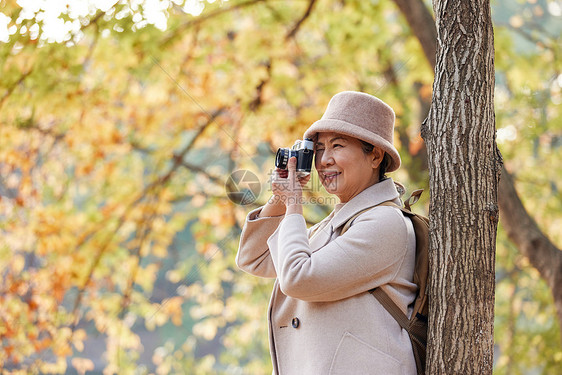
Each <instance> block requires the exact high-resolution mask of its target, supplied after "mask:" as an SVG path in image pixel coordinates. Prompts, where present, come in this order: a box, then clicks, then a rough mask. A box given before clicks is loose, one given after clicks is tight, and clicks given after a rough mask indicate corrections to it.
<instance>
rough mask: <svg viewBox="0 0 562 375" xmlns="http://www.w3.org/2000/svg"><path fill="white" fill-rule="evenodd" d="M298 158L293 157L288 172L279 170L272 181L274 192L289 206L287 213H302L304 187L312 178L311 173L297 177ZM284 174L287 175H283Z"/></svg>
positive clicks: (288, 164) (288, 165)
mask: <svg viewBox="0 0 562 375" xmlns="http://www.w3.org/2000/svg"><path fill="white" fill-rule="evenodd" d="M296 166H297V158H295V157H291V158H290V159H289V162H288V163H287V170H288V171H287V172H286V173H282V172H284V171H277V173H276V174H275V175H274V178H273V179H272V181H271V188H272V190H273V194H274V195H275V196H276V197H278V198H279V199H281V201H282V202H283V203H285V206H286V207H287V212H286V214H287V215H289V214H292V213H300V214H302V203H303V202H302V200H303V198H302V187H303V186H304V185H306V183H307V182H308V180H310V175H307V176H304V177H301V178H297V172H296ZM283 175H286V177H285V176H283Z"/></svg>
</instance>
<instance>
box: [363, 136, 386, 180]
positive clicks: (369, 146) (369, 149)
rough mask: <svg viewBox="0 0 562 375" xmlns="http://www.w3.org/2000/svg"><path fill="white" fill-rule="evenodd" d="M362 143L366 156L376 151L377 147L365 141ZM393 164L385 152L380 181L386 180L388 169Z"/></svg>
mask: <svg viewBox="0 0 562 375" xmlns="http://www.w3.org/2000/svg"><path fill="white" fill-rule="evenodd" d="M360 141H361V148H362V149H363V152H364V153H365V154H370V153H371V152H372V151H373V150H374V149H375V146H373V145H372V144H370V143H369V142H365V141H363V140H360ZM391 162H392V158H391V157H390V155H389V154H388V153H386V152H385V153H384V156H383V158H382V161H381V163H380V165H379V181H382V180H384V179H386V176H385V174H386V169H387V168H388V166H389V165H390V163H391Z"/></svg>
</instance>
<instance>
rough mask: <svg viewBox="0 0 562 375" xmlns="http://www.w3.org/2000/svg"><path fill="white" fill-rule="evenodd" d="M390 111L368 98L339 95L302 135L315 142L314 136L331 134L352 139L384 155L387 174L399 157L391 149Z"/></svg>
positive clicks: (347, 93)
mask: <svg viewBox="0 0 562 375" xmlns="http://www.w3.org/2000/svg"><path fill="white" fill-rule="evenodd" d="M394 119H395V115H394V111H393V110H392V108H390V106H389V105H388V104H386V103H385V102H383V101H382V100H380V99H379V98H376V97H374V96H372V95H369V94H366V93H363V92H357V91H343V92H340V93H339V94H336V95H335V96H334V97H333V98H332V99H331V100H330V103H328V107H327V108H326V112H324V115H323V116H322V118H321V119H320V120H318V121H316V122H315V123H314V124H312V125H311V126H310V128H308V130H307V131H306V132H305V133H304V138H310V139H312V140H314V141H315V140H316V135H317V133H320V132H334V133H340V134H345V135H348V136H350V137H355V138H358V139H360V140H363V141H365V142H369V143H370V144H372V145H374V146H375V147H378V148H380V149H382V150H384V151H385V152H387V153H388V154H389V155H390V156H391V158H392V162H391V163H390V165H389V166H388V168H387V170H386V171H387V172H392V171H395V170H397V169H398V168H399V167H400V155H399V154H398V150H396V148H395V147H394Z"/></svg>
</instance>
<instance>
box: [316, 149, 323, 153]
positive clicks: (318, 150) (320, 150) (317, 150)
mask: <svg viewBox="0 0 562 375" xmlns="http://www.w3.org/2000/svg"><path fill="white" fill-rule="evenodd" d="M322 151H324V149H323V148H317V149H316V152H322Z"/></svg>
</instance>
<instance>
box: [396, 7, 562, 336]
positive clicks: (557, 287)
mask: <svg viewBox="0 0 562 375" xmlns="http://www.w3.org/2000/svg"><path fill="white" fill-rule="evenodd" d="M394 2H395V3H396V5H397V6H398V8H399V9H400V11H401V12H402V14H403V15H404V17H405V18H406V21H407V22H408V24H409V25H410V27H411V28H412V31H413V33H414V35H415V36H416V38H417V39H418V40H419V42H420V44H421V46H422V49H423V51H424V53H425V55H426V58H427V60H428V62H429V63H430V65H431V67H432V68H433V69H435V57H432V55H433V56H434V55H436V28H435V23H434V21H433V18H432V16H431V13H430V11H429V9H428V8H427V7H426V6H425V4H424V3H423V0H394ZM414 9H415V11H412V10H414ZM498 198H499V199H498V203H499V208H500V212H501V224H502V226H503V228H504V229H505V231H506V232H507V235H508V237H509V239H510V240H511V241H512V242H513V243H514V244H515V246H517V248H518V249H519V251H520V252H521V254H523V255H524V256H525V257H527V258H528V259H529V261H530V262H531V264H532V265H533V267H535V268H536V269H537V270H538V271H539V273H540V275H541V277H542V278H543V279H544V280H545V281H546V282H547V284H548V285H549V287H550V289H551V292H552V296H553V298H554V306H555V308H556V312H557V315H558V323H559V326H560V335H561V337H562V251H561V250H560V248H558V247H556V245H554V244H553V243H552V242H551V241H550V240H549V239H548V237H547V236H546V235H545V234H544V233H543V232H542V231H541V230H540V228H539V227H538V226H537V225H536V223H535V221H534V220H533V218H532V217H531V216H530V215H529V213H528V212H527V211H526V210H525V208H524V207H523V204H522V203H521V200H520V199H519V196H518V195H517V191H516V190H515V184H514V182H513V178H512V177H511V175H510V173H509V172H508V171H507V169H505V168H503V169H502V172H501V183H500V186H499V191H498ZM523 233H526V235H522V234H523Z"/></svg>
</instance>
